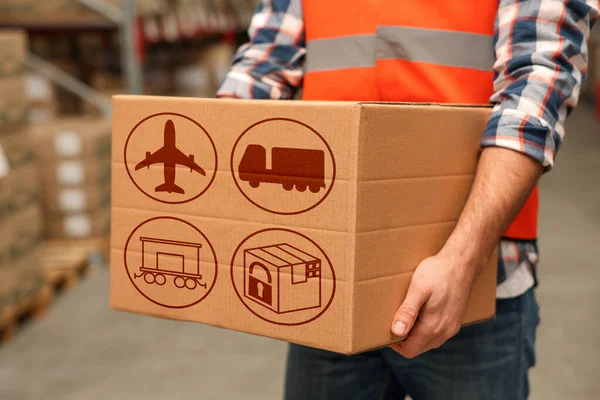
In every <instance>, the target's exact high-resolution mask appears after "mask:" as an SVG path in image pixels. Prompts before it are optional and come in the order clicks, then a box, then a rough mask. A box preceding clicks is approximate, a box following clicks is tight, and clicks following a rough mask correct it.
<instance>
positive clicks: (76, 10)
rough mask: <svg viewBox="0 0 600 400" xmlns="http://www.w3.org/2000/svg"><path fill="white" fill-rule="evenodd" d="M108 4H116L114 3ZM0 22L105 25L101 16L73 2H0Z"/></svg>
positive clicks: (60, 0) (7, 0) (34, 0)
mask: <svg viewBox="0 0 600 400" xmlns="http://www.w3.org/2000/svg"><path fill="white" fill-rule="evenodd" d="M109 2H111V3H114V5H116V4H118V3H116V2H115V1H112V0H110V1H109ZM0 22H3V23H15V22H22V23H37V24H48V23H55V24H69V23H73V24H77V25H80V24H83V23H86V24H101V25H102V26H105V25H106V24H107V23H106V21H105V20H103V18H102V16H101V15H100V14H98V13H96V12H94V11H92V10H90V9H89V8H87V7H85V6H84V5H82V4H79V2H78V1H73V0H53V1H38V0H2V1H0Z"/></svg>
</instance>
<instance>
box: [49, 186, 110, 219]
mask: <svg viewBox="0 0 600 400" xmlns="http://www.w3.org/2000/svg"><path fill="white" fill-rule="evenodd" d="M109 204H110V182H101V183H89V184H85V185H80V186H72V187H60V186H54V187H52V188H50V190H48V191H46V192H45V193H44V206H45V208H46V209H47V210H48V211H49V212H51V213H79V212H86V211H93V210H95V209H98V208H102V207H107V206H108V205H109Z"/></svg>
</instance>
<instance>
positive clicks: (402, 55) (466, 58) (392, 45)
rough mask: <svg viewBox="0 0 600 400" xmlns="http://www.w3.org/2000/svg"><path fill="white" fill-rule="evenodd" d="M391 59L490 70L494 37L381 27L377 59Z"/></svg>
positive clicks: (444, 31) (401, 27)
mask: <svg viewBox="0 0 600 400" xmlns="http://www.w3.org/2000/svg"><path fill="white" fill-rule="evenodd" d="M390 58H391V59H396V60H411V61H419V62H425V63H430V64H437V65H444V66H448V67H462V68H472V69H478V70H481V71H492V70H493V66H494V39H493V37H492V36H491V35H481V34H477V33H466V32H456V31H446V30H438V29H423V28H408V27H404V26H380V27H379V28H377V59H379V60H382V59H390Z"/></svg>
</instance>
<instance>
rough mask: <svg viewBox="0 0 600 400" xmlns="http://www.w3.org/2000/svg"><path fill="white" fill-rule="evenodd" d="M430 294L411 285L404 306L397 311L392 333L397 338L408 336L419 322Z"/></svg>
mask: <svg viewBox="0 0 600 400" xmlns="http://www.w3.org/2000/svg"><path fill="white" fill-rule="evenodd" d="M429 296H430V292H429V291H428V290H423V289H421V288H420V287H417V285H415V284H414V283H411V284H410V286H409V287H408V293H407V294H406V298H405V299H404V302H402V305H401V306H400V308H399V309H398V311H396V315H395V316H394V321H393V322H392V333H393V334H394V335H396V336H400V337H402V336H406V335H407V334H408V333H409V332H410V330H411V329H412V327H413V326H414V324H415V321H416V320H417V317H418V315H419V311H420V310H421V307H423V304H425V303H426V302H427V300H428V299H429Z"/></svg>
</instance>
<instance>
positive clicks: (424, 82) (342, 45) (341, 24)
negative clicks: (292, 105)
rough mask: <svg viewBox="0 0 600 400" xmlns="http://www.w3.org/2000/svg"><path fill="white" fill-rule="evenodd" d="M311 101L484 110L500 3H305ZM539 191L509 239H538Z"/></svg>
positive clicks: (490, 88) (306, 94) (339, 0)
mask: <svg viewBox="0 0 600 400" xmlns="http://www.w3.org/2000/svg"><path fill="white" fill-rule="evenodd" d="M303 7H304V22H305V28H306V42H307V50H308V51H307V56H306V74H305V78H304V86H303V98H304V99H306V100H351V101H405V102H437V103H463V104H487V103H488V102H489V98H490V96H491V95H492V92H493V64H494V48H493V33H494V18H495V16H496V13H497V10H498V0H437V1H436V0H429V1H423V0H403V1H402V2H399V1H397V0H354V1H353V2H352V6H350V5H349V4H348V2H347V1H346V0H327V1H323V0H303ZM537 210H538V191H537V188H536V189H535V190H534V192H533V193H532V195H531V196H530V198H529V199H528V201H527V203H526V204H525V206H524V207H523V209H522V210H521V212H520V213H519V215H518V216H517V218H515V220H514V221H513V223H512V224H511V226H510V227H509V229H508V230H507V232H506V233H505V236H506V237H510V238H515V239H525V240H530V239H535V238H536V234H537Z"/></svg>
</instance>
